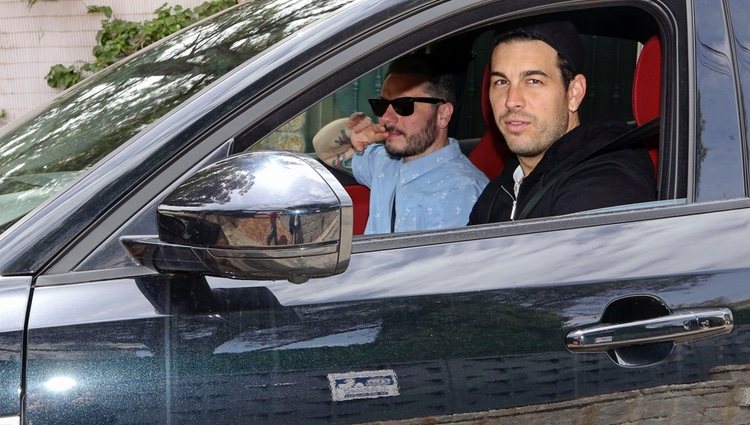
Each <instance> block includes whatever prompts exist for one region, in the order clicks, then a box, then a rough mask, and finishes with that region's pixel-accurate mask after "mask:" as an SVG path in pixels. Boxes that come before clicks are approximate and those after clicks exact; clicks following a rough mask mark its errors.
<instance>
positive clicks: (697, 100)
mask: <svg viewBox="0 0 750 425" xmlns="http://www.w3.org/2000/svg"><path fill="white" fill-rule="evenodd" d="M529 3H533V4H529ZM547 3H552V2H500V3H493V2H481V1H476V2H443V3H439V4H432V3H430V4H426V5H423V6H422V7H421V8H416V7H413V8H412V6H414V5H413V4H410V3H408V2H407V3H404V4H401V3H399V4H398V5H397V6H394V10H398V11H402V12H403V11H405V12H403V15H398V16H399V17H398V19H394V20H392V21H389V22H388V24H387V25H386V24H373V27H374V28H378V30H377V31H374V32H373V34H370V36H369V37H362V38H360V39H357V40H355V41H351V42H350V43H351V44H346V43H344V42H342V46H343V47H340V48H338V49H332V50H333V51H334V53H335V54H328V53H320V55H321V56H320V57H321V59H320V61H319V63H312V64H309V65H305V66H300V65H298V66H299V67H298V68H295V72H296V74H295V73H291V74H292V75H291V76H290V77H288V78H287V79H285V80H283V83H279V84H280V85H279V86H277V87H275V90H270V89H269V93H270V94H268V95H267V96H266V97H263V98H262V99H260V100H258V101H257V102H254V103H252V104H250V105H242V106H236V109H234V110H232V113H228V114H227V115H226V116H225V117H223V118H222V120H218V121H220V122H219V123H217V124H216V126H215V127H213V128H212V129H211V131H209V132H208V133H210V134H207V135H202V136H201V137H200V138H198V140H199V142H200V143H195V144H194V146H192V147H191V148H189V149H186V150H185V152H180V153H179V154H175V160H174V161H173V163H172V165H171V166H169V167H166V168H164V169H162V170H159V171H158V172H154V173H153V174H152V175H151V174H149V175H148V177H147V179H146V184H144V185H143V187H142V188H140V189H139V190H138V191H135V192H134V193H133V194H132V195H129V198H128V199H125V200H122V201H121V202H120V204H119V205H118V206H116V207H114V208H113V210H112V212H111V213H110V214H108V215H107V217H106V218H105V219H102V220H99V221H97V222H96V225H95V226H93V228H91V229H87V230H86V231H85V233H83V234H82V235H81V236H80V237H78V238H77V239H76V241H75V243H73V244H72V247H71V248H69V249H67V250H66V251H65V252H63V253H61V254H60V255H59V256H57V257H56V259H55V260H54V262H53V263H52V264H51V265H50V266H49V267H47V268H46V270H45V271H44V272H43V273H42V274H41V276H39V277H38V278H37V279H36V281H35V287H34V290H33V298H32V304H31V308H30V312H29V317H28V329H27V332H28V335H27V342H26V344H27V345H26V347H27V348H26V349H27V351H26V364H25V366H26V367H25V378H24V379H25V382H24V396H25V399H24V414H25V421H26V422H28V423H66V424H67V423H193V422H210V423H220V424H221V423H242V422H253V423H361V422H371V421H385V420H394V421H403V422H405V423H415V422H413V421H421V422H426V421H429V422H432V423H441V422H443V423H462V422H463V423H472V422H476V421H485V422H497V423H507V422H511V421H512V422H518V421H522V422H528V423H549V422H552V421H561V420H562V421H564V420H566V418H568V419H569V420H570V422H572V423H584V422H589V423H628V422H637V421H648V420H658V419H659V418H669V421H673V422H672V423H711V422H716V421H718V420H720V419H721V420H729V421H734V423H743V422H747V420H746V419H747V418H746V415H747V413H746V407H747V403H746V400H745V399H746V397H745V392H746V384H745V383H746V382H747V381H746V373H745V370H746V367H747V364H748V363H749V361H748V360H749V359H748V353H747V350H745V349H744V348H743V345H744V344H743V342H744V340H743V337H744V333H745V330H746V326H745V325H746V324H745V323H744V320H745V318H746V317H748V307H747V306H748V305H749V304H748V297H749V296H748V294H747V291H746V289H745V286H746V285H745V280H746V279H747V278H748V270H749V267H750V264H748V263H750V256H748V255H747V254H748V252H747V246H746V245H747V244H746V241H745V239H746V238H745V232H747V225H748V223H747V210H746V209H747V208H748V205H750V203H748V200H747V189H746V186H747V184H746V181H745V177H744V175H745V174H746V173H747V162H746V160H745V158H744V155H743V154H742V152H743V150H744V149H745V147H744V143H745V139H746V136H745V134H744V130H743V127H744V125H742V124H741V119H740V117H741V115H740V103H739V101H738V99H740V96H739V93H738V91H737V90H738V87H739V85H738V84H736V82H737V81H739V73H737V72H736V71H737V70H736V69H735V68H734V65H733V63H734V62H733V59H734V57H735V55H736V53H735V52H734V49H733V48H732V47H731V46H732V45H731V44H730V42H729V40H732V38H731V36H730V34H732V33H731V32H730V31H731V25H729V24H730V23H731V19H730V18H729V16H731V14H729V13H727V11H729V10H730V6H731V7H732V8H741V9H742V11H744V7H745V6H743V5H742V4H741V3H740V2H733V3H729V2H721V1H716V2H696V3H695V4H689V5H688V6H692V7H685V5H684V4H680V3H679V2H672V3H668V4H666V3H660V4H659V5H656V4H652V3H649V2H642V4H643V5H645V6H644V7H646V8H648V10H649V12H650V13H654V14H656V16H657V20H658V21H659V22H662V23H663V24H664V25H665V28H664V29H663V32H662V35H663V36H664V37H665V39H666V40H667V41H668V42H667V43H666V46H665V56H664V57H665V58H666V60H665V62H666V63H667V64H668V66H667V68H666V70H667V71H665V75H667V76H668V75H671V74H670V73H675V74H676V75H678V76H679V77H680V78H676V79H674V80H672V79H670V78H668V77H667V78H665V79H664V81H665V86H666V88H665V89H664V92H665V96H664V100H663V106H664V109H663V115H662V116H663V118H662V125H661V128H662V132H663V134H662V148H663V149H662V152H661V154H662V160H661V161H662V162H661V164H662V165H664V167H661V168H662V170H663V171H662V174H661V181H662V189H663V190H664V191H666V192H668V193H670V196H671V197H672V198H680V199H666V200H668V201H674V202H668V203H669V204H672V205H671V206H666V207H664V206H653V208H643V209H629V210H620V211H613V212H600V213H594V214H585V215H576V216H568V217H556V218H548V219H538V220H530V221H527V222H519V223H507V224H492V225H484V226H476V227H467V228H463V229H453V230H446V231H437V232H424V233H414V234H397V235H385V236H372V237H364V238H357V239H354V241H353V242H352V244H351V258H350V259H349V264H348V267H347V268H346V270H345V271H344V272H343V273H340V274H337V275H333V276H329V277H324V278H313V279H310V280H308V281H306V282H303V283H297V284H295V283H291V282H289V281H286V280H275V281H270V280H252V279H228V278H223V277H214V276H206V275H205V274H202V273H190V272H187V273H186V272H172V273H170V272H162V273H158V272H155V271H153V270H149V269H147V268H145V267H143V266H140V265H138V264H136V263H135V262H134V261H133V260H132V259H130V258H128V257H127V256H126V254H125V251H124V250H122V249H121V247H120V245H119V240H120V237H121V236H124V237H129V236H130V237H132V236H136V235H140V234H143V233H141V232H146V233H149V232H151V233H155V231H156V229H155V224H154V222H155V220H156V216H157V212H156V206H157V205H158V204H159V203H160V202H161V201H162V200H163V199H164V196H165V195H166V194H167V193H169V192H171V191H173V190H174V189H175V188H176V187H177V186H179V185H180V184H181V183H182V181H184V180H185V178H187V177H188V176H189V175H191V174H193V173H194V172H196V171H197V170H198V169H199V168H201V167H202V166H203V165H206V164H210V163H213V162H215V161H216V160H217V159H218V158H221V157H223V156H226V154H227V152H236V151H238V150H243V149H244V148H246V147H247V146H244V145H243V143H244V142H243V140H251V143H252V142H253V141H255V140H257V139H258V138H259V137H261V136H264V135H266V134H268V133H269V131H270V130H272V129H274V128H275V127H276V126H277V125H278V124H281V123H283V122H284V121H286V120H288V119H290V118H291V117H293V116H296V114H297V113H299V112H300V111H301V110H303V109H305V108H307V107H309V106H310V105H311V104H312V103H313V102H314V101H313V100H311V99H312V98H315V96H318V95H319V94H321V93H330V92H331V91H332V90H333V89H334V88H335V87H337V86H339V85H341V84H343V83H344V82H346V81H349V80H351V78H352V77H354V76H356V75H358V74H357V73H358V72H361V71H358V69H359V67H372V66H376V65H381V64H382V63H383V62H384V61H386V60H387V58H388V57H389V55H393V54H394V51H392V50H389V49H395V50H397V51H398V52H399V53H402V52H403V51H406V50H408V49H409V48H412V47H417V46H419V45H421V43H424V42H427V41H428V40H429V39H430V38H432V37H434V36H435V34H450V33H451V32H452V31H458V30H459V29H461V28H465V27H468V26H472V25H473V26H477V25H480V24H484V23H485V20H486V19H487V18H486V17H488V16H496V17H504V16H505V17H511V16H515V14H518V13H521V12H525V13H530V10H531V8H534V7H540V8H542V9H544V7H548V5H547ZM708 3H711V4H708ZM618 5H621V4H620V3H619V2H618ZM552 6H555V5H551V6H549V8H548V9H544V11H546V12H549V13H552V12H554V13H564V12H569V11H570V10H568V9H564V8H560V7H552ZM717 6H720V7H717ZM536 12H539V10H536ZM385 16H392V15H389V14H386V13H384V14H383V16H382V18H383V19H384V17H385ZM668 16H671V17H673V19H674V21H672V22H670V21H669V19H668ZM376 18H377V17H376ZM373 19H375V18H373ZM378 25H380V26H378ZM670 25H671V26H670ZM693 25H695V26H693ZM688 29H690V30H692V31H687V30H688ZM685 33H689V34H694V38H693V39H688V38H687V36H685V35H684V34H685ZM394 40H401V41H402V42H403V43H404V44H403V45H401V46H400V47H393V46H394V45H393V43H392V42H393V41H394ZM389 46H390V47H389ZM398 49H403V50H398ZM691 49H692V50H691ZM376 51H377V53H375V52H376ZM363 52H365V53H370V54H371V56H370V57H367V55H364V53H363ZM689 53H694V56H695V57H696V58H701V59H703V60H702V61H698V60H697V61H696V63H695V64H692V63H690V62H688V58H689V57H692V56H691V55H690V54H689ZM290 54H291V53H290ZM722 60H724V62H721V61H722ZM312 62H314V61H312ZM717 64H718V65H717ZM283 65H284V62H281V63H280V64H277V66H279V67H282V66H283ZM368 69H369V68H368ZM689 70H694V71H695V78H694V79H692V77H690V76H691V75H693V74H692V72H693V71H689ZM322 75H326V76H330V78H327V79H325V80H321V79H320V78H321V76H322ZM239 76H241V75H239V74H238V78H239ZM315 81H323V82H321V83H320V84H317V88H314V89H313V88H310V87H309V86H310V85H311V84H313V83H311V82H315ZM692 89H694V90H695V91H693V90H692ZM207 93H211V91H208V92H207ZM693 93H695V95H693ZM298 94H299V95H298ZM711 96H719V97H721V98H722V99H730V100H729V101H724V102H723V103H722V108H721V110H720V112H715V113H711V112H713V111H708V109H710V105H711V104H712V103H711V102H715V100H711V99H712V98H711ZM702 102H709V103H702ZM271 112H273V113H271ZM248 123H250V124H248ZM157 128H158V127H157ZM240 130H241V131H240ZM239 134H242V136H243V137H242V138H241V139H242V140H240V138H238V139H234V138H233V137H234V136H235V135H239ZM678 136H679V137H678ZM251 143H250V144H251ZM670 181H671V182H672V183H668V182H670ZM149 185H152V186H153V187H152V186H149ZM681 191H682V192H684V193H682V194H681V195H677V196H673V195H674V194H679V193H680V192H681ZM709 201H710V202H709ZM118 217H119V219H118ZM729 331H731V332H729ZM727 418H729V419H727ZM410 420H411V422H410Z"/></svg>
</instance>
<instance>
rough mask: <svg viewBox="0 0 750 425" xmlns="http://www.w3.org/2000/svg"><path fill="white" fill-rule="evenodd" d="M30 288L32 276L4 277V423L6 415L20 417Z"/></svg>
mask: <svg viewBox="0 0 750 425" xmlns="http://www.w3.org/2000/svg"><path fill="white" fill-rule="evenodd" d="M30 288H31V278H29V277H22V276H18V277H0V312H2V314H0V347H1V349H0V383H1V384H2V386H0V423H6V422H3V418H10V419H13V418H17V417H18V415H19V414H20V411H21V376H22V364H23V363H22V360H23V357H22V353H23V337H24V333H23V330H24V324H25V323H24V322H25V321H26V309H27V307H28V299H29V293H30ZM7 423H13V422H7ZM16 423H17V422H16Z"/></svg>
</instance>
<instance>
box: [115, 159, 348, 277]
mask: <svg viewBox="0 0 750 425" xmlns="http://www.w3.org/2000/svg"><path fill="white" fill-rule="evenodd" d="M158 222H159V235H158V236H128V237H123V238H121V239H120V242H121V243H122V244H123V246H124V247H125V249H126V250H127V251H128V253H129V254H130V255H131V256H133V258H135V260H136V261H138V262H139V263H140V264H142V265H144V266H146V267H148V268H150V269H153V270H156V271H159V272H194V273H203V274H208V275H214V276H221V277H229V278H242V279H257V280H270V279H288V280H289V281H291V282H294V283H302V282H305V281H307V280H308V279H309V278H311V277H325V276H331V275H335V274H338V273H342V272H343V271H344V270H346V268H347V266H348V265H349V258H350V256H351V245H352V226H353V219H352V201H351V198H349V195H348V194H347V193H346V191H345V190H344V188H343V187H342V186H341V184H339V182H338V181H337V180H336V178H335V177H333V175H332V174H331V173H330V172H329V171H328V170H326V168H325V167H324V166H323V165H321V164H320V163H319V162H318V161H316V160H315V159H313V158H310V157H308V156H306V155H302V154H295V153H291V152H253V153H244V154H240V155H235V156H231V157H229V158H226V159H224V160H221V161H219V162H217V163H215V164H212V165H210V166H208V167H206V168H204V169H202V170H200V171H198V172H197V173H195V174H194V175H193V176H191V177H190V178H189V179H188V180H186V181H185V182H184V183H182V184H181V185H180V186H178V187H177V189H176V190H175V191H174V192H172V193H171V194H170V195H169V196H167V198H166V199H165V200H164V202H163V203H162V204H161V205H160V206H159V208H158Z"/></svg>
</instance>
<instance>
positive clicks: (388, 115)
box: [380, 105, 398, 124]
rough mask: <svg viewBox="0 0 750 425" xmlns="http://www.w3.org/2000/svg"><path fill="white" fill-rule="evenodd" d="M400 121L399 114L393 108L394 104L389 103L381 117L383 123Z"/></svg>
mask: <svg viewBox="0 0 750 425" xmlns="http://www.w3.org/2000/svg"><path fill="white" fill-rule="evenodd" d="M397 121H398V114H397V113H396V110H395V109H393V105H388V108H386V110H385V112H384V113H383V116H382V117H380V122H381V123H383V124H395V123H396V122H397Z"/></svg>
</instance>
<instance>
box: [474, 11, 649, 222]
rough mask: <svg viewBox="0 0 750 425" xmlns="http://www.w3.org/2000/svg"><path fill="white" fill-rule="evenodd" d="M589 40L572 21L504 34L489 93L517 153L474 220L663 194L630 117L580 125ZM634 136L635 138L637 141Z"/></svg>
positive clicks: (540, 213) (494, 182) (625, 201)
mask: <svg viewBox="0 0 750 425" xmlns="http://www.w3.org/2000/svg"><path fill="white" fill-rule="evenodd" d="M584 60H585V51H584V47H583V43H582V42H581V39H580V38H579V35H578V31H577V30H576V28H575V27H574V26H573V24H571V23H570V22H546V23H536V24H534V25H529V26H526V27H521V28H517V29H513V30H511V31H508V32H507V33H504V34H503V35H501V36H500V37H498V39H497V41H496V43H495V47H494V49H493V51H492V58H491V63H490V89H489V90H490V91H489V97H490V102H491V104H492V112H493V115H494V117H495V121H496V124H497V127H498V129H499V130H500V132H501V133H502V135H503V137H504V138H505V141H506V142H507V144H508V147H509V148H510V150H511V152H513V153H514V154H515V155H511V158H507V159H506V162H505V168H504V170H503V173H502V174H501V175H500V176H498V177H496V178H495V179H493V180H492V181H491V182H490V184H489V185H488V186H487V188H486V189H485V190H484V192H483V193H482V195H481V196H480V198H479V201H478V202H477V204H476V205H475V206H474V209H473V210H472V212H471V218H470V221H469V224H481V223H492V222H499V221H508V220H517V219H521V218H535V217H547V216H554V215H561V214H568V213H574V212H579V211H586V210H592V209H597V208H603V207H609V206H614V205H623V204H631V203H638V202H647V201H653V200H655V199H656V184H655V182H654V169H653V165H652V163H651V160H650V159H649V156H648V153H647V151H646V150H645V148H644V147H643V145H642V143H640V141H639V140H638V139H636V138H630V139H629V138H628V137H621V136H623V135H625V133H626V132H627V131H628V130H629V127H628V126H627V125H626V124H625V123H620V122H610V123H587V124H581V122H580V117H579V113H578V109H579V107H580V105H581V102H582V101H583V98H584V96H585V94H586V78H585V76H584V75H583V74H582V73H581V72H582V70H583V63H584ZM631 139H632V140H631Z"/></svg>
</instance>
